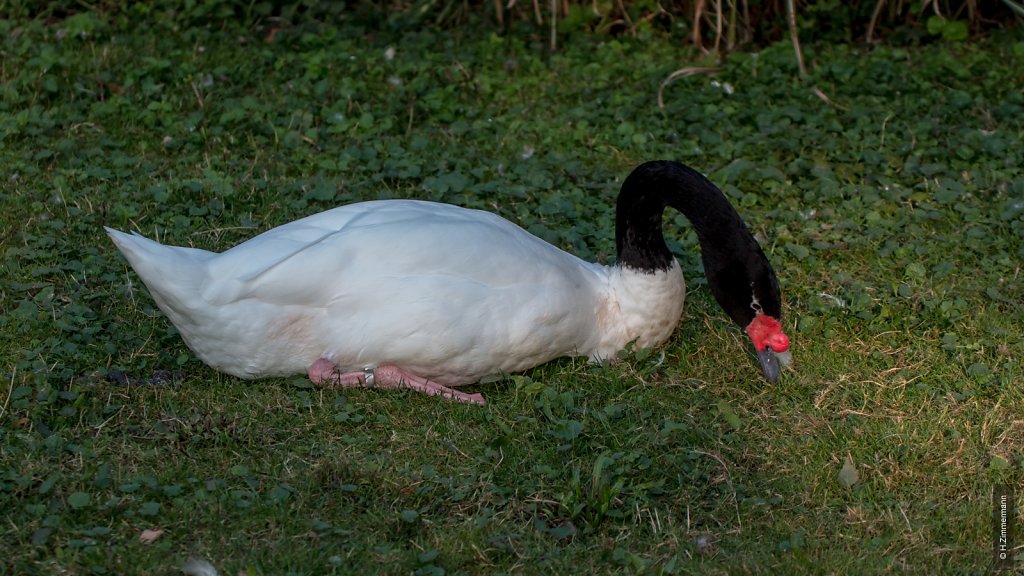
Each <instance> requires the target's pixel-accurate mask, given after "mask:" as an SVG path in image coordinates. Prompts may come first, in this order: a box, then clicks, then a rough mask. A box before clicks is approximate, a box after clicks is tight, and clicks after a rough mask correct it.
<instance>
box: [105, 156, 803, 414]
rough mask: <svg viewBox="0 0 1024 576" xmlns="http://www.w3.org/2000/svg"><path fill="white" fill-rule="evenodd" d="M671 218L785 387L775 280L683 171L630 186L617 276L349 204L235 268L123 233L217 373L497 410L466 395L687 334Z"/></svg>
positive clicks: (551, 252) (170, 313) (434, 217)
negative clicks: (513, 376)
mask: <svg viewBox="0 0 1024 576" xmlns="http://www.w3.org/2000/svg"><path fill="white" fill-rule="evenodd" d="M666 206H671V207H673V208H675V209H676V210H679V211H681V212H682V213H683V214H684V215H686V217H687V218H688V219H689V220H690V222H691V223H692V224H693V227H694V228H695V229H696V232H697V238H698V239H699V241H700V245H701V255H702V259H703V262H704V271H705V274H706V276H707V279H708V285H709V286H710V288H711V292H712V294H713V295H714V296H715V299H717V300H718V302H719V304H720V305H721V306H722V308H723V309H724V310H725V312H726V313H727V314H728V315H729V317H730V318H731V319H732V320H733V322H735V323H736V324H737V325H738V326H740V327H741V328H743V329H745V330H746V332H747V334H748V335H749V337H750V339H751V341H752V342H753V344H754V347H755V349H756V351H757V355H758V358H759V360H760V362H761V367H762V370H763V372H764V375H765V377H767V378H768V380H770V381H772V382H774V381H776V380H777V379H778V377H779V372H780V368H779V362H780V360H782V361H783V363H785V361H786V360H787V357H788V353H787V350H788V348H789V340H788V338H787V337H786V335H785V334H784V333H783V332H782V328H781V325H780V324H779V319H780V318H781V313H782V300H781V295H780V291H779V283H778V280H777V279H776V277H775V272H774V271H773V270H772V267H771V265H770V264H769V263H768V259H767V258H766V257H765V255H764V252H762V251H761V247H760V246H759V245H758V243H757V241H756V240H755V239H754V237H753V236H752V235H751V234H750V232H749V231H748V230H747V228H746V226H745V225H744V223H743V221H742V220H741V219H740V217H739V215H738V214H737V213H736V210H734V209H733V207H732V206H731V205H730V204H729V202H728V200H726V198H725V196H724V195H723V194H722V192H721V191H720V190H719V189H718V188H716V187H715V186H714V185H713V184H712V183H711V182H709V181H708V180H707V179H706V178H705V177H704V176H702V175H701V174H700V173H698V172H697V171H695V170H693V169H692V168H689V167H688V166H685V165H683V164H679V163H677V162H670V161H655V162H647V163H645V164H642V165H640V166H638V167H637V168H636V169H635V170H633V172H632V173H631V174H630V175H629V176H628V177H627V178H626V180H625V182H623V184H622V190H621V192H620V193H619V197H618V202H617V205H616V222H615V244H616V249H617V252H618V258H617V261H616V263H615V265H613V266H603V265H600V264H592V263H589V262H585V261H583V260H580V259H579V258H577V257H576V256H573V255H571V254H568V253H567V252H564V251H562V250H560V249H558V248H556V247H554V246H552V245H551V244H548V243H547V242H544V241H543V240H541V239H539V238H537V237H536V236H533V235H532V234H530V233H528V232H526V231H525V230H523V229H522V228H520V227H519V226H516V225H515V224H512V223H511V222H509V221H508V220H505V219H504V218H501V217H499V216H497V215H495V214H491V213H489V212H483V211H479V210H470V209H466V208H460V207H457V206H452V205H449V204H439V203H434V202H424V201H418V200H378V201H371V202H360V203H356V204H349V205H346V206H341V207H338V208H334V209H332V210H327V211H325V212H321V213H319V214H315V215H312V216H308V217H306V218H302V219H301V220H296V221H295V222H291V223H289V224H285V225H283V226H280V227H278V228H274V229H272V230H269V231H267V232H264V233H262V234H260V235H258V236H256V237H254V238H252V239H250V240H248V241H246V242H243V243H241V244H239V245H238V246H235V247H234V248H231V249H230V250H227V251H226V252H223V253H220V254H216V253H213V252H207V251H205V250H197V249H194V248H183V247H174V246H164V245H163V244H160V243H158V242H154V241H152V240H149V239H147V238H145V237H143V236H140V235H138V234H133V235H128V234H125V233H123V232H119V231H117V230H112V229H110V228H107V232H108V233H109V234H110V237H111V239H113V241H114V244H116V245H117V247H118V248H119V249H120V250H121V252H122V253H123V254H124V256H125V258H127V259H128V262H129V263H130V264H131V265H132V267H133V268H134V269H135V271H136V272H137V273H138V275H139V277H141V278H142V281H143V282H144V283H145V284H146V286H147V287H148V288H149V291H150V293H151V294H152V295H153V299H154V300H155V301H156V303H157V305H158V306H159V307H160V309H161V310H162V311H163V312H164V313H165V314H166V315H167V317H168V318H170V320H171V322H173V323H174V325H175V327H177V329H178V332H179V333H180V334H181V337H182V338H183V339H184V341H185V343H186V344H187V345H188V347H189V348H190V349H192V351H193V352H195V354H196V355H197V356H198V357H199V358H200V359H202V361H203V362H205V363H207V364H208V365H210V366H212V367H213V368H216V369H217V370H220V371H223V372H226V373H228V374H230V375H232V376H238V377H240V378H258V377H263V376H286V375H291V374H297V373H303V372H305V373H307V374H308V375H309V378H310V379H311V380H312V381H313V382H314V383H316V384H327V385H335V386H377V387H383V388H397V387H407V388H411V389H414V390H418V391H421V392H424V393H426V394H431V395H434V394H439V395H442V396H444V397H447V398H453V399H457V400H462V401H466V402H472V403H477V404H482V403H483V401H484V400H483V397H482V396H481V395H480V394H466V393H464V392H459V391H457V390H453V389H452V388H451V387H456V386H459V385H464V384H470V383H474V382H477V381H479V380H481V379H482V378H485V377H488V376H492V375H501V374H509V373H514V372H520V371H523V370H526V369H529V368H532V367H534V366H537V365H539V364H542V363H544V362H547V361H549V360H552V359H554V358H557V357H560V356H572V355H581V356H587V357H589V358H590V360H592V361H598V360H602V359H610V358H614V357H615V355H616V353H617V352H619V351H620V350H622V349H623V348H625V347H626V346H627V345H628V344H630V343H632V344H633V345H634V346H636V347H637V348H646V347H653V346H658V345H660V344H663V343H664V342H665V341H666V340H667V339H668V338H669V336H670V335H671V334H672V331H673V330H674V329H675V327H676V325H677V324H678V323H679V318H680V316H681V314H682V311H683V298H684V296H685V291H686V290H685V283H684V281H683V274H682V271H681V270H680V268H679V263H678V262H677V261H676V259H675V257H674V256H673V255H672V253H671V252H669V249H668V247H667V246H666V245H665V240H664V237H663V236H662V212H663V211H664V209H665V207H666Z"/></svg>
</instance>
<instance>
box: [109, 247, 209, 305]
mask: <svg viewBox="0 0 1024 576" xmlns="http://www.w3.org/2000/svg"><path fill="white" fill-rule="evenodd" d="M106 230H107V234H109V235H110V239H111V240H113V241H114V245H115V246H117V248H118V250H120V251H121V253H122V254H124V257H125V258H126V259H127V260H128V263H129V264H131V265H132V268H134V269H135V272H136V273H137V274H138V275H139V277H140V278H142V282H143V283H145V284H146V288H148V289H149V293H150V294H152V295H153V299H154V300H155V301H156V303H157V304H158V305H159V306H160V309H161V310H163V311H164V313H165V314H167V315H168V316H169V317H170V318H171V321H172V322H174V324H175V325H177V324H178V319H179V318H180V317H181V316H183V315H187V314H188V310H191V309H194V308H195V307H196V306H197V305H198V304H199V302H198V300H200V299H201V297H202V295H201V292H202V289H203V285H204V283H205V282H206V279H207V278H208V276H209V274H208V267H207V261H208V260H209V259H210V258H213V257H214V256H216V254H214V253H213V252H207V251H206V250H197V249H195V248H184V247H179V246H165V245H163V244H161V243H159V242H156V241H154V240H150V239H149V238H146V237H145V236H141V235H139V234H137V233H132V234H125V233H124V232H121V231H118V230H114V229H113V228H106Z"/></svg>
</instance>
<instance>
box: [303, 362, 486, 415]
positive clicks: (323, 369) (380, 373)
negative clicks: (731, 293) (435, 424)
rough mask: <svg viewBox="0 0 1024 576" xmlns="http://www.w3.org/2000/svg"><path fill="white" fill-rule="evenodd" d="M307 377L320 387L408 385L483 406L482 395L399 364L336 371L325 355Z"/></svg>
mask: <svg viewBox="0 0 1024 576" xmlns="http://www.w3.org/2000/svg"><path fill="white" fill-rule="evenodd" d="M308 373H309V379H310V381H311V382H313V384H316V385H319V386H337V387H340V388H346V387H353V386H355V387H360V388H409V389H411V390H416V391H417V392H422V393H424V394H426V395H428V396H441V397H444V398H447V399H449V400H458V401H459V402H468V403H470V404H480V405H483V403H484V397H483V395H481V394H466V393H465V392H459V391H458V390H452V389H451V388H448V387H446V386H442V385H440V384H438V383H436V382H431V381H430V380H427V379H426V378H422V377H420V376H417V375H415V374H410V373H408V372H406V371H405V370H402V369H401V368H399V367H398V366H394V365H392V364H382V365H380V366H378V367H377V368H375V369H373V370H364V371H361V372H344V373H342V372H339V371H338V368H337V366H335V365H334V363H332V362H331V361H330V360H327V359H326V358H320V359H319V360H317V361H316V362H314V363H313V365H312V366H310V367H309V371H308Z"/></svg>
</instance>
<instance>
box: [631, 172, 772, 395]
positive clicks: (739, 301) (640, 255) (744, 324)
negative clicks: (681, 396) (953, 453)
mask: <svg viewBox="0 0 1024 576" xmlns="http://www.w3.org/2000/svg"><path fill="white" fill-rule="evenodd" d="M666 206H671V207H673V208H675V209H676V210H679V211H680V212H682V213H683V214H684V215H685V216H686V217H687V218H688V219H689V220H690V223H691V224H693V227H694V230H696V232H697V238H698V239H699V240H700V251H701V259H702V260H703V262H704V273H705V274H706V275H707V278H708V286H709V287H710V288H711V293H712V294H713V295H714V296H715V299H716V300H717V301H718V303H719V305H721V306H722V309H723V310H725V313H726V314H728V315H729V317H730V318H732V321H733V322H735V323H736V325H737V326H739V327H740V328H743V329H744V330H746V332H747V334H748V335H749V336H750V339H751V342H753V344H754V348H755V349H756V351H757V355H758V359H759V360H760V362H761V369H762V371H763V372H764V375H765V377H766V378H768V380H770V381H772V382H775V381H776V380H778V377H779V373H780V367H779V357H778V356H777V354H778V353H784V352H786V351H787V350H788V349H789V339H788V338H787V337H786V335H785V334H784V333H783V332H782V327H781V326H780V324H779V321H780V320H781V319H782V294H781V291H780V289H779V281H778V278H776V276H775V271H774V270H773V269H772V266H771V264H769V262H768V258H767V257H766V256H765V255H764V252H763V251H762V250H761V246H760V245H759V244H758V243H757V241H756V240H754V237H753V236H752V235H751V234H750V231H749V230H747V227H746V225H745V224H744V223H743V220H742V219H741V218H740V216H739V214H737V213H736V210H735V209H734V208H733V207H732V205H731V204H729V201H728V200H727V199H726V197H725V195H724V194H722V191H721V190H719V189H718V188H717V187H716V186H715V185H714V184H712V183H711V182H710V181H708V179H707V178H705V177H704V176H703V175H701V174H700V173H699V172H697V171H696V170H694V169H692V168H690V167H689V166H685V165H683V164H680V163H678V162H671V161H664V160H662V161H654V162H647V163H644V164H641V165H640V166H638V167H637V168H636V169H635V170H633V172H632V173H631V174H630V175H629V176H628V177H627V178H626V181H625V182H623V184H622V191H621V192H620V193H619V199H618V204H617V206H616V223H615V224H616V226H615V244H616V248H617V250H618V263H619V265H621V266H625V267H628V268H632V269H635V270H641V271H649V272H655V271H657V270H667V269H668V268H669V267H671V265H672V262H673V261H674V259H675V257H674V256H673V255H672V253H671V252H670V251H669V249H668V247H667V246H666V245H665V238H664V236H663V235H662V227H661V219H662V213H663V212H664V210H665V207H666ZM784 358H785V357H784ZM787 361H788V360H787Z"/></svg>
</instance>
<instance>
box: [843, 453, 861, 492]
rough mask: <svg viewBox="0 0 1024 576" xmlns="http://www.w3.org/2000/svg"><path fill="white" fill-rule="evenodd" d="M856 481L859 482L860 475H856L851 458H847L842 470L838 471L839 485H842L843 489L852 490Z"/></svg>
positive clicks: (855, 468)
mask: <svg viewBox="0 0 1024 576" xmlns="http://www.w3.org/2000/svg"><path fill="white" fill-rule="evenodd" d="M858 480H860V474H858V473H857V467H856V466H854V465H853V458H850V457H849V456H847V457H846V462H844V463H843V468H842V469H841V470H839V483H840V484H842V485H843V488H852V487H853V485H854V484H856V483H857V481H858Z"/></svg>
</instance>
